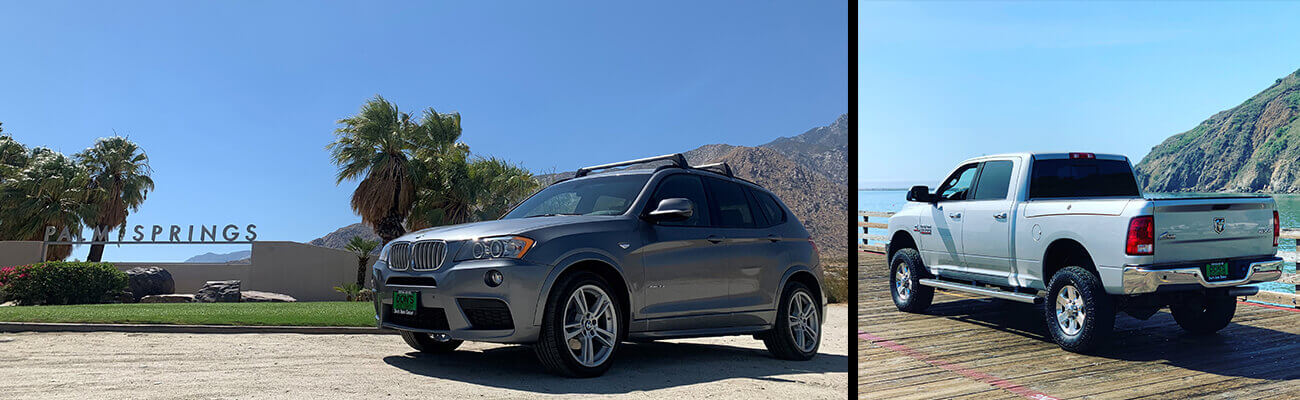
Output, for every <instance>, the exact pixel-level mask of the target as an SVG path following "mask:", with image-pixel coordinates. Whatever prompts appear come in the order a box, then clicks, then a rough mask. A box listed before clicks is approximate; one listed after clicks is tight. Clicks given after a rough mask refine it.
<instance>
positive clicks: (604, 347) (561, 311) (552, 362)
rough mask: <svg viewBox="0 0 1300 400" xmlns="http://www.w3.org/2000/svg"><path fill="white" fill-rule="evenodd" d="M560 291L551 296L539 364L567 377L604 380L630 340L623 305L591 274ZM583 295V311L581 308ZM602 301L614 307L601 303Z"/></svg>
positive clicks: (562, 282) (563, 281)
mask: <svg viewBox="0 0 1300 400" xmlns="http://www.w3.org/2000/svg"><path fill="white" fill-rule="evenodd" d="M554 287H555V288H557V289H556V290H552V291H551V293H550V295H549V296H547V301H546V309H545V310H544V311H543V312H544V314H543V315H542V327H541V328H542V330H541V334H540V335H539V336H538V339H537V343H536V344H535V345H534V346H533V350H534V351H535V352H536V353H537V358H538V360H540V361H541V362H542V365H543V366H545V367H546V369H547V370H549V371H551V372H553V373H556V374H559V375H563V376H569V377H575V378H588V377H594V376H600V375H601V374H604V373H605V371H607V370H609V367H610V365H612V364H613V362H614V356H615V355H617V354H618V349H619V348H621V347H622V341H623V339H624V338H626V336H627V334H626V332H625V330H626V329H625V327H626V326H627V325H626V323H625V322H626V321H627V316H626V315H624V311H623V303H622V300H620V299H619V297H618V296H617V295H616V294H615V292H614V291H613V290H611V289H610V286H609V284H608V283H606V282H605V280H604V279H602V278H601V277H600V276H599V275H596V274H593V273H590V272H579V273H576V274H572V275H566V276H563V277H561V278H560V279H559V280H558V281H556V282H555V285H554ZM579 292H581V301H583V303H582V305H581V306H580V305H579V304H578V303H577V301H578V300H577V297H578V296H579ZM601 298H603V299H605V300H607V301H608V302H609V304H608V305H605V304H604V303H601V300H600V299H601ZM580 315H581V316H582V317H580ZM566 322H567V323H566ZM566 327H567V328H566ZM611 327H612V328H613V329H614V330H613V332H610V328H611ZM611 336H612V337H611ZM574 347H577V348H574ZM588 349H590V353H588ZM575 352H576V353H575Z"/></svg>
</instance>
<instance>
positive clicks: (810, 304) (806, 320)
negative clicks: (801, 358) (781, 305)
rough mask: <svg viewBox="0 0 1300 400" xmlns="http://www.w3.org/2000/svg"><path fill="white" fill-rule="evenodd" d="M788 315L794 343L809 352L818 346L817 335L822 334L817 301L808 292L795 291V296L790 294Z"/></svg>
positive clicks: (801, 349)
mask: <svg viewBox="0 0 1300 400" xmlns="http://www.w3.org/2000/svg"><path fill="white" fill-rule="evenodd" d="M787 317H788V318H789V326H790V338H792V339H794V344H795V346H797V347H798V348H799V351H802V352H804V353H807V352H810V351H813V349H815V348H817V336H818V335H819V334H820V331H821V324H819V323H818V320H817V303H816V302H814V301H813V299H812V296H809V295H808V292H804V291H799V292H795V294H794V296H790V306H789V315H788V316H787Z"/></svg>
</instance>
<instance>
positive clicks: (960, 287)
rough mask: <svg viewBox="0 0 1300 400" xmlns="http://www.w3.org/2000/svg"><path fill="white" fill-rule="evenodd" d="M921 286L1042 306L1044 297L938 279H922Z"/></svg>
mask: <svg viewBox="0 0 1300 400" xmlns="http://www.w3.org/2000/svg"><path fill="white" fill-rule="evenodd" d="M921 284H922V285H925V286H929V287H936V288H940V289H948V290H956V291H958V292H966V293H974V294H978V295H983V296H989V297H997V298H999V299H1005V300H1011V301H1019V302H1021V303H1029V304H1041V303H1042V302H1043V298H1042V297H1038V296H1034V295H1030V294H1024V293H1016V292H1008V291H1005V290H998V289H989V288H986V287H980V286H975V285H967V284H964V283H956V282H948V281H941V280H938V279H922V280H921Z"/></svg>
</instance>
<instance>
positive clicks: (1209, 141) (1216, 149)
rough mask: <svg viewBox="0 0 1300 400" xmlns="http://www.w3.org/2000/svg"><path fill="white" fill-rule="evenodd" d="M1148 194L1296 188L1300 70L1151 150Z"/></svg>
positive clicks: (1143, 167) (1140, 167) (1145, 176)
mask: <svg viewBox="0 0 1300 400" xmlns="http://www.w3.org/2000/svg"><path fill="white" fill-rule="evenodd" d="M1135 169H1136V171H1135V172H1136V173H1137V175H1138V181H1139V183H1140V184H1141V185H1142V187H1143V189H1144V190H1146V191H1149V192H1269V193H1296V192H1300V70H1297V71H1295V72H1293V73H1291V74H1289V75H1287V76H1284V77H1282V78H1280V79H1277V80H1275V81H1274V82H1273V84H1272V85H1270V86H1269V87H1267V88H1265V89H1264V90H1263V91H1260V92H1259V93H1258V94H1256V95H1254V96H1251V97H1250V98H1248V99H1246V101H1244V102H1242V103H1241V104H1239V105H1237V106H1236V107H1232V108H1230V109H1227V110H1223V111H1220V112H1218V113H1215V114H1214V115H1212V116H1210V117H1209V118H1208V119H1206V120H1205V121H1202V122H1201V123H1200V124H1198V125H1197V126H1196V127H1194V128H1192V129H1190V130H1187V131H1186V132H1182V133H1179V134H1176V135H1173V136H1170V137H1169V138H1167V139H1165V140H1164V141H1163V142H1161V143H1160V144H1159V145H1156V146H1155V147H1152V148H1151V152H1150V153H1148V154H1147V155H1146V157H1143V158H1142V161H1141V162H1139V163H1138V164H1137V166H1136V168H1135Z"/></svg>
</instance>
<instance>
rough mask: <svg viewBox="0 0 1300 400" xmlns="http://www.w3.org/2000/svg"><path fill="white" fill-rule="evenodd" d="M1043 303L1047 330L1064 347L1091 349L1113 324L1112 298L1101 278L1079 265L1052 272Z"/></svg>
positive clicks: (1074, 350)
mask: <svg viewBox="0 0 1300 400" xmlns="http://www.w3.org/2000/svg"><path fill="white" fill-rule="evenodd" d="M1043 304H1044V307H1043V311H1044V314H1045V317H1046V318H1045V319H1046V320H1047V332H1048V333H1049V335H1051V337H1052V341H1054V342H1056V344H1057V345H1060V346H1061V348H1062V349H1065V350H1066V351H1071V352H1075V353H1086V352H1089V351H1092V350H1093V349H1095V348H1096V347H1097V345H1099V344H1100V343H1101V342H1103V341H1105V340H1106V337H1108V336H1110V332H1111V330H1112V329H1114V327H1115V305H1114V301H1113V300H1112V299H1111V296H1110V295H1109V294H1107V293H1106V289H1105V288H1104V287H1102V285H1101V279H1098V278H1097V275H1094V274H1093V273H1092V272H1091V271H1088V270H1086V269H1084V268H1082V267H1065V268H1062V269H1061V270H1060V271H1057V272H1056V274H1054V275H1052V280H1051V283H1049V284H1048V285H1047V298H1046V299H1045V301H1044V302H1043ZM1058 306H1059V307H1058ZM1062 321H1064V322H1062Z"/></svg>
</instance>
